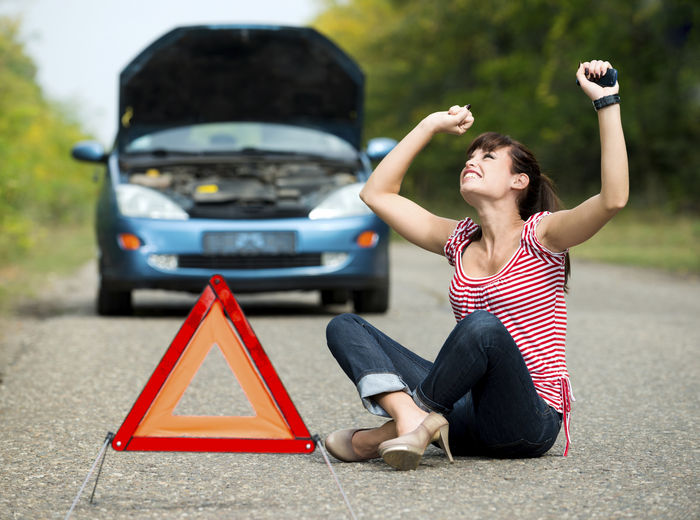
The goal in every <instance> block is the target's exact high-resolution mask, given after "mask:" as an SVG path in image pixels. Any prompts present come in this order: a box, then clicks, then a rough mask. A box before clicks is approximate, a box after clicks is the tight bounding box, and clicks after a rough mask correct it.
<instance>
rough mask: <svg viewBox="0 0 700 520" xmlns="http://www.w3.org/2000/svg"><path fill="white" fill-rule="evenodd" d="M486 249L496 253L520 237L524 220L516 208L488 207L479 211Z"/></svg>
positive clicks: (483, 207)
mask: <svg viewBox="0 0 700 520" xmlns="http://www.w3.org/2000/svg"><path fill="white" fill-rule="evenodd" d="M477 212H478V214H479V223H480V225H481V233H482V238H481V241H482V242H483V245H484V247H485V248H486V250H487V251H494V250H496V249H498V248H499V247H501V246H502V245H503V246H506V247H508V246H509V245H510V244H512V242H513V240H514V237H518V238H519V237H520V234H521V233H522V229H523V219H522V218H520V214H519V213H518V210H517V208H516V207H515V206H513V205H511V204H509V205H501V204H499V205H488V206H482V207H480V208H478V209H477Z"/></svg>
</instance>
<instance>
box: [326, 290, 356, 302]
mask: <svg viewBox="0 0 700 520" xmlns="http://www.w3.org/2000/svg"><path fill="white" fill-rule="evenodd" d="M349 299H350V293H349V292H348V291H344V290H342V289H326V290H323V291H321V305H343V304H344V303H347V301H348V300H349Z"/></svg>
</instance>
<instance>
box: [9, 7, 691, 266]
mask: <svg viewBox="0 0 700 520" xmlns="http://www.w3.org/2000/svg"><path fill="white" fill-rule="evenodd" d="M319 1H320V2H321V3H320V14H319V15H318V17H317V18H316V19H315V20H314V21H313V25H314V26H315V27H316V28H317V29H319V30H320V31H321V32H323V33H324V34H326V35H327V36H329V37H330V38H331V39H333V40H334V41H335V42H337V43H338V44H339V45H340V46H341V47H342V48H344V49H345V50H346V51H347V52H349V53H350V54H351V55H352V56H353V57H354V58H355V59H356V60H357V61H358V62H359V63H360V65H361V66H362V68H363V69H364V71H365V74H366V76H367V98H366V110H365V119H366V130H365V136H366V137H372V136H380V135H387V136H391V137H395V138H397V139H400V138H401V137H402V136H403V135H405V134H406V133H407V132H408V131H409V130H410V129H411V128H412V127H413V126H414V125H415V124H416V123H417V122H418V121H420V119H421V118H423V117H424V116H425V115H427V114H428V113H430V112H433V111H436V110H443V109H446V108H447V107H449V106H450V105H453V104H466V103H471V104H472V111H473V112H474V114H475V116H476V124H475V126H474V127H473V129H472V130H471V131H470V134H468V135H471V136H475V135H477V134H478V133H480V132H483V131H486V130H496V131H500V132H504V133H508V134H510V135H511V136H512V137H514V138H516V139H518V140H520V141H522V142H523V143H525V144H526V145H527V146H529V147H530V148H531V149H532V150H533V151H534V152H535V154H536V155H537V157H538V158H539V160H540V162H541V163H542V166H543V168H544V170H545V171H547V172H548V173H549V174H550V175H552V176H553V177H554V179H555V180H556V181H557V184H558V185H559V187H560V190H561V194H562V196H563V198H564V200H565V201H569V203H570V204H571V203H574V202H577V201H580V200H581V199H582V198H583V197H586V196H588V195H590V194H592V193H593V192H594V190H596V189H597V187H598V185H599V143H598V130H597V119H596V117H595V113H594V111H593V108H592V107H591V104H590V102H589V101H588V99H587V98H586V97H585V96H584V95H583V94H582V93H581V92H580V91H579V89H578V88H577V87H576V86H575V82H574V79H575V78H574V71H575V69H576V67H577V64H578V62H579V60H582V59H592V58H607V59H609V60H610V61H611V62H612V63H613V65H614V66H615V67H616V68H617V69H618V70H619V71H620V84H621V97H622V115H623V124H624V127H625V133H626V137H627V144H628V152H629V157H630V172H631V181H632V199H631V205H632V206H637V207H640V208H643V209H645V210H646V209H648V208H654V209H656V210H658V209H662V210H664V211H665V212H669V211H670V212H674V213H682V212H686V213H692V214H694V215H697V214H699V213H700V182H699V181H700V151H699V150H700V52H699V48H700V46H699V39H700V35H699V31H700V2H697V0H621V1H613V2H611V1H604V0H567V1H565V2H561V1H559V0H522V1H517V2H516V1H511V0H490V1H488V2H482V1H476V0H422V1H418V0H414V1H407V0H319ZM18 33H19V31H18V26H17V22H16V21H13V20H11V19H8V18H2V17H0V168H1V170H0V265H2V264H3V263H6V262H7V261H11V260H12V259H13V258H17V256H18V255H19V256H21V255H22V254H23V253H25V254H26V253H27V252H29V251H30V250H31V248H32V244H33V243H34V242H35V241H36V240H37V239H38V238H41V236H42V235H44V236H46V235H47V233H48V234H49V236H52V235H51V234H50V233H49V231H47V230H49V229H56V228H61V227H66V228H71V226H75V225H76V224H77V223H80V222H81V221H86V220H87V221H89V220H91V217H92V208H93V204H94V201H95V191H96V187H95V183H93V181H92V175H91V172H92V171H93V170H94V168H93V167H91V166H84V165H81V164H79V163H77V162H75V161H73V160H72V159H71V158H70V155H69V152H70V148H71V146H72V145H73V144H74V143H75V142H76V141H79V140H81V139H84V138H86V136H85V135H84V131H83V130H82V129H81V126H80V124H79V122H78V121H77V119H76V118H77V116H76V115H74V114H75V113H76V111H74V110H71V107H69V106H63V105H60V104H58V103H56V102H55V101H51V100H48V99H46V97H45V95H44V94H43V92H42V91H41V89H40V87H39V86H38V85H37V81H36V77H35V76H36V67H35V65H34V63H33V62H32V60H31V59H30V58H29V57H28V56H27V54H26V53H25V50H24V47H23V44H22V42H21V40H20V38H19V36H18ZM145 43H147V42H144V44H145ZM468 141H469V139H468V138H466V139H465V138H461V139H460V138H455V137H454V136H439V137H437V138H436V139H435V141H434V142H433V143H432V144H431V145H429V146H428V148H427V149H426V150H425V152H424V153H423V154H421V155H420V156H419V158H418V160H417V161H416V163H415V164H414V166H413V167H412V172H411V174H410V175H409V176H408V178H407V180H406V183H405V188H406V191H407V192H408V193H409V194H410V195H411V196H413V197H417V198H419V199H421V200H423V201H424V202H426V203H429V204H430V205H435V206H436V207H435V210H436V211H440V210H441V211H443V212H447V213H450V214H451V215H452V216H458V215H457V212H461V211H463V208H464V204H463V202H462V201H461V199H460V196H459V193H458V190H457V189H456V187H457V172H459V171H460V169H461V165H462V164H463V162H464V159H465V157H464V155H465V150H466V147H467V144H468ZM456 208H459V209H456ZM0 278H1V277H0Z"/></svg>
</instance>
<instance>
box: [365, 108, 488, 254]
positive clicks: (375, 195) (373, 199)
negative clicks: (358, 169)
mask: <svg viewBox="0 0 700 520" xmlns="http://www.w3.org/2000/svg"><path fill="white" fill-rule="evenodd" d="M473 122H474V117H473V116H472V114H471V112H470V111H469V109H468V108H467V107H466V106H465V107H459V106H453V107H452V108H450V110H448V111H447V112H435V113H433V114H430V115H429V116H428V117H426V118H425V119H423V121H421V122H420V123H419V124H418V126H416V127H415V128H414V129H413V130H411V132H409V133H408V135H406V137H404V138H403V139H402V140H401V142H400V143H399V144H397V145H396V147H395V148H394V149H393V150H392V151H391V153H389V155H387V156H386V157H385V158H384V159H383V160H382V162H380V163H379V165H378V166H377V168H376V169H375V170H374V172H372V175H371V176H370V178H369V179H368V180H367V183H366V184H365V187H364V188H363V189H362V191H361V192H360V197H361V198H362V200H363V201H364V202H365V204H367V205H368V206H369V207H370V208H372V211H374V212H375V213H376V214H377V215H378V216H379V217H380V218H381V219H382V220H383V221H384V222H386V223H387V224H388V225H389V226H391V227H392V228H393V229H394V230H395V231H396V232H397V233H399V234H400V235H401V236H403V237H404V238H406V240H408V241H410V242H412V243H414V244H416V245H418V246H420V247H422V248H423V249H427V250H428V251H432V252H434V253H437V254H443V247H444V245H445V242H446V241H447V239H448V238H449V236H450V234H451V233H452V231H453V230H454V228H455V226H456V225H457V222H456V221H455V220H452V219H448V218H443V217H438V216H437V215H434V214H433V213H431V212H429V211H428V210H426V209H424V208H423V207H421V206H419V205H418V204H416V203H415V202H413V201H411V200H409V199H407V198H405V197H403V196H401V195H399V192H400V191H401V183H402V181H403V178H404V176H405V175H406V171H407V170H408V167H409V166H410V165H411V162H413V159H415V157H416V155H418V153H419V152H420V151H421V150H422V149H423V147H424V146H425V145H426V144H428V142H429V141H430V140H431V139H432V137H433V136H434V135H435V134H437V133H440V132H444V133H451V134H455V135H462V134H464V133H465V132H466V131H467V129H468V128H469V127H470V126H471V125H472V123H473Z"/></svg>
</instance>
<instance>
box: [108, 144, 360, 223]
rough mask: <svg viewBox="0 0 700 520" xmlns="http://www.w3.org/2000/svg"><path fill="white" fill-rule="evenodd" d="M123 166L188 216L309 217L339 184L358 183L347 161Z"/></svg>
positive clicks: (133, 179) (129, 178)
mask: <svg viewBox="0 0 700 520" xmlns="http://www.w3.org/2000/svg"><path fill="white" fill-rule="evenodd" d="M121 166H122V169H121V171H122V172H124V173H123V177H122V180H123V181H124V182H128V183H130V184H133V185H138V186H143V187H146V188H150V189H154V190H157V191H159V192H160V193H162V194H163V195H165V196H167V197H168V198H170V199H171V200H173V201H174V202H175V203H177V204H178V205H179V206H181V207H182V208H183V209H184V210H185V211H186V212H187V213H188V214H189V216H190V218H213V219H251V218H252V219H256V218H258V219H265V218H293V217H305V216H307V215H308V214H309V212H310V211H311V210H312V209H313V208H314V207H315V206H316V205H318V204H319V203H320V202H321V201H322V200H323V199H324V198H326V197H327V196H328V195H329V194H330V193H332V192H333V191H335V190H336V189H338V188H341V187H343V186H347V185H349V184H354V183H356V182H358V178H357V175H356V174H355V173H353V172H354V171H355V170H356V169H357V168H356V167H355V166H354V165H353V164H352V163H348V162H332V161H313V160H303V161H301V160H299V161H290V160H284V161H281V160H280V161H271V160H270V159H269V158H266V159H265V160H264V161H262V160H247V161H240V162H223V161H221V160H219V161H216V162H210V161H201V162H200V161H184V160H183V161H180V162H173V161H171V160H168V161H165V162H162V161H161V162H155V161H148V162H144V161H141V160H139V161H137V162H135V163H130V164H129V163H126V162H124V163H123V164H122V165H121Z"/></svg>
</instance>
